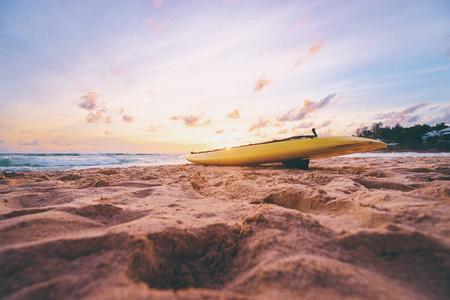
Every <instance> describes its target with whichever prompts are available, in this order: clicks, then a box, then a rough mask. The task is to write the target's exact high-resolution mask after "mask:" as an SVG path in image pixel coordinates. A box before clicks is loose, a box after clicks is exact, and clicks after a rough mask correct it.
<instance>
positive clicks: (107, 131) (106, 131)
mask: <svg viewBox="0 0 450 300" xmlns="http://www.w3.org/2000/svg"><path fill="white" fill-rule="evenodd" d="M105 134H106V135H113V134H114V132H112V131H109V130H105Z"/></svg>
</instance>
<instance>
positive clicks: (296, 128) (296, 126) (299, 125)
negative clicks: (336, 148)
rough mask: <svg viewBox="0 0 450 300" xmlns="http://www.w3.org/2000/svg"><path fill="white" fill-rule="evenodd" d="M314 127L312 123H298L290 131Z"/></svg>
mask: <svg viewBox="0 0 450 300" xmlns="http://www.w3.org/2000/svg"><path fill="white" fill-rule="evenodd" d="M313 127H314V123H313V122H309V123H300V124H297V125H295V126H294V127H292V129H291V131H292V132H295V131H297V130H298V129H311V128H313Z"/></svg>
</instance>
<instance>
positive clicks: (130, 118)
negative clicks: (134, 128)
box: [122, 115, 135, 123]
mask: <svg viewBox="0 0 450 300" xmlns="http://www.w3.org/2000/svg"><path fill="white" fill-rule="evenodd" d="M122 120H123V121H124V122H127V123H134V121H135V119H134V117H133V116H130V115H123V116H122Z"/></svg>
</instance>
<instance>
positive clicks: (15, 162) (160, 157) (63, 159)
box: [0, 153, 188, 172]
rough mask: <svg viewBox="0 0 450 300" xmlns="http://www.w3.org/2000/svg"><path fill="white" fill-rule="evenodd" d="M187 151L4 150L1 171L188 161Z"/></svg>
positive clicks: (124, 165) (164, 163) (109, 166)
mask: <svg viewBox="0 0 450 300" xmlns="http://www.w3.org/2000/svg"><path fill="white" fill-rule="evenodd" d="M184 156H185V154H183V153H179V154H128V153H95V154H94V153H90V154H81V153H67V154H63V153H46V154H30V153H3V154H0V172H5V171H6V172H30V171H56V170H73V169H88V168H121V167H123V168H125V167H131V166H159V165H177V164H185V163H187V162H188V161H187V160H186V159H185V158H184Z"/></svg>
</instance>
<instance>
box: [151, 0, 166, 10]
mask: <svg viewBox="0 0 450 300" xmlns="http://www.w3.org/2000/svg"><path fill="white" fill-rule="evenodd" d="M163 3H164V0H154V1H153V7H154V8H161V6H162V5H163Z"/></svg>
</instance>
